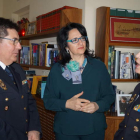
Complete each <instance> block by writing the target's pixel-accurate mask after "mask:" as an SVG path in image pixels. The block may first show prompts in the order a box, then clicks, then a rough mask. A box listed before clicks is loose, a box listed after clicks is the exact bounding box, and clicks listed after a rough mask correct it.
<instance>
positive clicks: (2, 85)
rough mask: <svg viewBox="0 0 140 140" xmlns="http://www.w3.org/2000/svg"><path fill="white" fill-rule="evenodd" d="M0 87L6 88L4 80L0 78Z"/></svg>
mask: <svg viewBox="0 0 140 140" xmlns="http://www.w3.org/2000/svg"><path fill="white" fill-rule="evenodd" d="M0 87H1V88H2V89H3V90H7V88H6V85H5V84H4V82H3V81H2V80H1V79H0Z"/></svg>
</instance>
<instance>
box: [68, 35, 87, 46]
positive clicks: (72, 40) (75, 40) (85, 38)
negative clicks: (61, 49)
mask: <svg viewBox="0 0 140 140" xmlns="http://www.w3.org/2000/svg"><path fill="white" fill-rule="evenodd" d="M79 39H81V41H82V42H83V41H86V40H87V39H88V37H87V36H81V37H80V38H77V37H76V38H73V39H71V40H67V42H72V43H73V44H75V43H78V42H79Z"/></svg>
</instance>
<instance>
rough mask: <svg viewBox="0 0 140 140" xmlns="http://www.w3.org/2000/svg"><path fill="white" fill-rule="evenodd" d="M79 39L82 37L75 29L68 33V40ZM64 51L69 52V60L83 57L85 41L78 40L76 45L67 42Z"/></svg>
mask: <svg viewBox="0 0 140 140" xmlns="http://www.w3.org/2000/svg"><path fill="white" fill-rule="evenodd" d="M80 37H82V35H81V34H80V32H79V31H78V30H77V29H76V28H75V29H72V30H70V31H69V34H68V40H71V39H74V38H80ZM66 49H68V50H69V52H70V55H71V58H74V57H75V56H79V55H83V54H84V52H85V50H86V41H83V40H81V39H79V41H78V42H77V43H72V42H67V47H66Z"/></svg>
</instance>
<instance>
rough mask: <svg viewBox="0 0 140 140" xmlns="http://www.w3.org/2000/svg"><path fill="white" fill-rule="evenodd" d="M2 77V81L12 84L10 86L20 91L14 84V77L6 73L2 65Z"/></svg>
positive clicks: (0, 72)
mask: <svg viewBox="0 0 140 140" xmlns="http://www.w3.org/2000/svg"><path fill="white" fill-rule="evenodd" d="M0 79H2V81H4V82H5V83H7V84H8V85H10V87H12V88H13V89H14V90H15V91H16V92H18V89H17V88H16V86H15V85H14V83H13V81H12V79H11V78H10V77H9V76H8V75H7V74H6V72H5V71H4V70H3V69H2V67H1V66H0Z"/></svg>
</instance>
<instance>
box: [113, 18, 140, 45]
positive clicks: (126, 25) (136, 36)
mask: <svg viewBox="0 0 140 140" xmlns="http://www.w3.org/2000/svg"><path fill="white" fill-rule="evenodd" d="M110 41H117V42H118V41H119V42H140V19H135V18H119V17H110Z"/></svg>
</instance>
